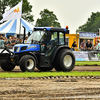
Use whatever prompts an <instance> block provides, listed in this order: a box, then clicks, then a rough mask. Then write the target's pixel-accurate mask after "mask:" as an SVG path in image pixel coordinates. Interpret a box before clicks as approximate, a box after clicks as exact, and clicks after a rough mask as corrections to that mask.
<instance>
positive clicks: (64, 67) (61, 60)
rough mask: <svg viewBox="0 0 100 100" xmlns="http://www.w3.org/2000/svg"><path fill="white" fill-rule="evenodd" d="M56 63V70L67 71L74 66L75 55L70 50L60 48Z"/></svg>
mask: <svg viewBox="0 0 100 100" xmlns="http://www.w3.org/2000/svg"><path fill="white" fill-rule="evenodd" d="M56 63H57V66H55V69H56V70H57V71H68V72H69V71H71V70H72V69H73V68H74V67H75V56H74V54H73V53H72V51H71V50H68V49H62V50H61V51H59V53H58V55H57V58H56Z"/></svg>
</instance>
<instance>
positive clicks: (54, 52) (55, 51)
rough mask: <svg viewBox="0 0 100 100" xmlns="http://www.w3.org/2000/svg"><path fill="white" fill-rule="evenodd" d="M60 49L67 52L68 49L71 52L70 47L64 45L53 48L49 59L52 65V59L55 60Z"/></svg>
mask: <svg viewBox="0 0 100 100" xmlns="http://www.w3.org/2000/svg"><path fill="white" fill-rule="evenodd" d="M61 49H67V50H68V49H69V50H71V49H70V47H68V46H66V45H63V46H57V47H55V49H54V50H53V52H52V54H51V56H50V59H51V62H52V63H53V61H54V59H55V57H56V55H57V53H58V52H59V51H60V50H61Z"/></svg>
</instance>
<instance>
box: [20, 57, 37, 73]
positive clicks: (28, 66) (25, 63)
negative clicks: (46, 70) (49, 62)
mask: <svg viewBox="0 0 100 100" xmlns="http://www.w3.org/2000/svg"><path fill="white" fill-rule="evenodd" d="M19 64H20V69H21V70H22V71H23V72H25V71H28V72H33V71H34V69H35V67H36V60H35V58H34V57H33V56H31V55H25V56H23V57H22V58H21V59H20V62H19Z"/></svg>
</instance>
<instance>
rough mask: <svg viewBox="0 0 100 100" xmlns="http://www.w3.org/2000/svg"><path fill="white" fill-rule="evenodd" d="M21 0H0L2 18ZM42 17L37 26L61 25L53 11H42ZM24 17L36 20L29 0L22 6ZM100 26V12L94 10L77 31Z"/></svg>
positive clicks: (25, 0) (90, 29)
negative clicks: (8, 9)
mask: <svg viewBox="0 0 100 100" xmlns="http://www.w3.org/2000/svg"><path fill="white" fill-rule="evenodd" d="M20 1H21V0H16V1H15V0H0V20H1V19H2V14H4V13H5V10H6V9H7V8H8V7H9V8H12V7H14V6H15V5H17V4H18V3H19V2H20ZM40 16H41V18H38V19H37V21H36V24H35V26H37V27H50V26H53V27H61V25H60V23H59V22H58V18H57V16H56V15H55V14H54V12H53V11H49V10H48V9H44V10H43V11H40ZM22 18H24V19H25V20H27V21H28V22H30V23H33V22H34V15H33V14H32V5H31V4H30V2H28V0H23V8H22ZM98 28H100V12H96V13H94V12H92V14H91V16H90V17H89V18H88V19H87V22H86V23H85V24H83V25H81V26H79V27H78V29H76V32H97V31H98Z"/></svg>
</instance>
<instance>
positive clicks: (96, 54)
mask: <svg viewBox="0 0 100 100" xmlns="http://www.w3.org/2000/svg"><path fill="white" fill-rule="evenodd" d="M73 53H74V55H75V59H76V61H100V51H73Z"/></svg>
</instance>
